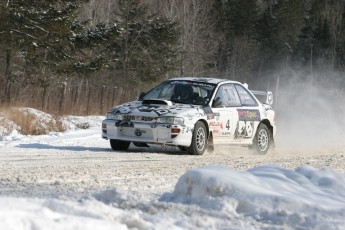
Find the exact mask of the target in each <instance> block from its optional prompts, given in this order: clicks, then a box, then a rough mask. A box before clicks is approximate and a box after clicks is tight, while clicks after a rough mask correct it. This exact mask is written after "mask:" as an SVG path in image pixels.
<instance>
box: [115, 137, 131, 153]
mask: <svg viewBox="0 0 345 230" xmlns="http://www.w3.org/2000/svg"><path fill="white" fill-rule="evenodd" d="M130 144H131V142H129V141H120V140H115V139H110V146H111V148H112V149H113V150H122V151H124V150H127V149H128V147H129V145H130Z"/></svg>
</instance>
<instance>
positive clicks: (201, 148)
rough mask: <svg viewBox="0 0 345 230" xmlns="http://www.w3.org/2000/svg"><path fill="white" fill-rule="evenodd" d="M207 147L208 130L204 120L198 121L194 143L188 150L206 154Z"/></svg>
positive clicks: (197, 153) (194, 153)
mask: <svg viewBox="0 0 345 230" xmlns="http://www.w3.org/2000/svg"><path fill="white" fill-rule="evenodd" d="M206 147H207V131H206V126H205V124H204V123H203V122H201V121H198V122H197V123H196V124H195V126H194V131H193V137H192V143H191V145H190V146H189V147H188V152H189V153H190V154H193V155H202V154H204V152H205V150H206Z"/></svg>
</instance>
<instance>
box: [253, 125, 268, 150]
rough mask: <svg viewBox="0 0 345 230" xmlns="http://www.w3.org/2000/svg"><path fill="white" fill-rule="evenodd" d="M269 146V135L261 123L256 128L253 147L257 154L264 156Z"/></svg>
mask: <svg viewBox="0 0 345 230" xmlns="http://www.w3.org/2000/svg"><path fill="white" fill-rule="evenodd" d="M269 144H270V133H269V131H268V128H267V126H266V125H265V124H263V123H261V124H260V125H259V127H258V130H257V132H256V135H255V137H254V141H253V145H254V146H253V147H254V148H255V149H256V152H257V153H259V154H266V153H267V151H268V148H269Z"/></svg>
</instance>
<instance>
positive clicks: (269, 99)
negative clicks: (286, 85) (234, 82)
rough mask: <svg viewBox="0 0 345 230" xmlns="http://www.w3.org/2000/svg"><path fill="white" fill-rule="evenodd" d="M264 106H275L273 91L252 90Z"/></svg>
mask: <svg viewBox="0 0 345 230" xmlns="http://www.w3.org/2000/svg"><path fill="white" fill-rule="evenodd" d="M250 92H252V93H253V94H254V95H255V96H256V98H257V99H258V100H259V101H260V102H261V103H263V104H267V105H273V93H272V92H271V91H257V90H250Z"/></svg>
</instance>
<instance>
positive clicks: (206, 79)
mask: <svg viewBox="0 0 345 230" xmlns="http://www.w3.org/2000/svg"><path fill="white" fill-rule="evenodd" d="M169 80H177V81H195V82H203V83H205V82H206V83H211V84H219V83H225V82H227V83H240V82H238V81H233V80H228V79H222V78H210V77H178V78H171V79H169ZM240 84H242V83H240Z"/></svg>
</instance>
